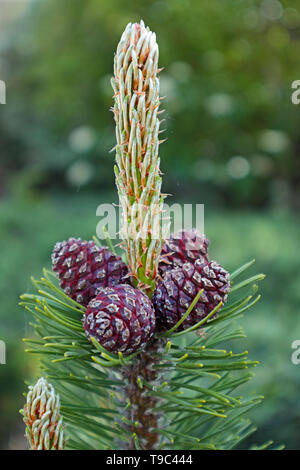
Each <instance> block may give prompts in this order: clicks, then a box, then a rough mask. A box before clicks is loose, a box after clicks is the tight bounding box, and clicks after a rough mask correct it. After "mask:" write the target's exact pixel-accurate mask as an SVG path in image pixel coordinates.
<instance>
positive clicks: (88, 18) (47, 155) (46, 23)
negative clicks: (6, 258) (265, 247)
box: [1, 0, 300, 206]
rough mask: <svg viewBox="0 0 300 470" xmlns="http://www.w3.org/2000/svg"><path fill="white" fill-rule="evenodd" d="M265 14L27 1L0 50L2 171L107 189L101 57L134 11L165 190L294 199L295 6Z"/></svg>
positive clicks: (241, 5)
mask: <svg viewBox="0 0 300 470" xmlns="http://www.w3.org/2000/svg"><path fill="white" fill-rule="evenodd" d="M275 3H276V2H275ZM276 4H277V3H276ZM274 8H275V9H276V5H275V7H274ZM278 8H279V7H278ZM279 10H280V9H279ZM277 13H278V14H277V16H276V15H275V17H274V18H270V14H269V15H268V14H266V12H265V9H264V6H263V5H262V2H260V1H258V0H255V1H252V0H251V1H250V0H247V1H243V2H236V1H235V0H230V1H226V2H223V1H220V0H205V1H201V2H200V1H199V0H189V2H187V1H186V0H183V1H174V0H162V1H159V2H158V1H155V0H149V1H147V2H140V1H139V0H131V1H130V2H124V1H123V0H105V1H102V2H99V1H98V0H77V1H76V2H72V1H64V2H62V1H61V0H48V1H44V2H38V1H37V2H33V3H32V7H31V8H29V9H28V13H27V16H26V17H25V18H22V19H21V21H20V25H18V31H17V27H15V29H14V31H13V34H12V37H11V39H10V40H8V41H7V42H6V44H5V48H4V47H3V52H2V54H3V56H4V59H5V61H4V65H5V64H6V69H5V73H6V74H7V77H8V81H9V83H10V90H9V91H10V94H9V107H8V106H7V107H6V108H5V109H4V110H3V112H4V113H5V114H4V115H3V118H4V119H3V123H2V124H3V132H5V136H6V137H5V139H6V140H7V141H8V142H7V144H6V147H5V152H4V157H5V155H7V156H6V157H5V160H4V165H5V168H6V167H8V168H9V171H12V170H13V168H15V169H16V168H18V167H19V166H20V165H21V166H22V167H23V168H24V172H26V173H27V172H29V174H31V171H30V169H31V168H32V167H33V168H37V169H38V170H39V171H40V172H41V173H42V174H43V175H44V180H43V184H44V185H46V187H49V186H50V187H52V188H53V187H57V185H59V186H60V187H62V186H65V185H68V186H69V188H74V187H75V188H77V187H83V186H89V187H91V186H94V187H99V185H100V184H101V185H102V186H103V187H111V186H112V184H113V177H112V175H111V160H110V158H109V156H108V155H109V154H108V152H109V150H110V149H111V148H112V147H113V146H114V143H115V142H114V139H115V137H114V132H113V125H112V116H111V114H110V113H109V112H108V111H107V110H108V109H109V107H110V106H111V105H112V92H111V89H110V84H109V78H110V76H111V75H112V57H113V52H114V50H115V46H116V43H117V41H118V38H119V35H120V31H122V30H123V29H124V27H125V25H126V24H127V23H128V22H129V21H139V20H140V19H141V18H143V19H144V21H145V22H146V23H147V24H149V25H150V27H151V28H152V30H153V31H156V32H157V37H158V40H159V44H160V64H161V66H163V67H165V70H164V72H163V73H162V74H161V86H162V94H163V95H166V100H165V102H164V105H165V107H166V110H167V113H166V115H165V118H166V120H167V122H166V127H167V128H168V133H169V134H168V135H169V139H168V145H167V146H164V147H162V151H161V154H162V169H163V171H166V169H167V170H168V183H166V182H165V183H164V184H167V187H166V191H167V192H169V191H170V192H175V191H174V187H175V185H176V183H177V180H178V179H179V180H180V181H181V185H182V189H181V191H182V194H185V193H189V194H191V192H193V193H195V192H197V193H198V194H199V191H201V200H202V201H204V202H210V203H211V202H214V203H217V204H219V205H220V204H224V203H225V204H227V205H235V206H241V205H244V204H247V205H249V204H252V205H257V206H261V205H264V204H268V203H271V204H275V205H276V204H280V205H281V204H286V203H291V204H293V205H297V204H298V203H299V191H298V187H297V183H298V180H297V177H296V172H295V169H298V170H299V159H298V153H299V137H298V129H299V119H300V118H299V107H297V106H295V105H293V104H292V103H291V99H290V95H291V91H292V90H291V83H292V82H293V81H294V80H295V79H297V76H298V50H299V35H297V34H296V31H297V28H299V25H300V15H299V1H298V0H297V2H295V0H286V1H285V2H284V4H282V10H280V11H279V12H277ZM271 16H272V15H271ZM74 25H76V26H74ZM58 44H59V46H58ZM58 48H59V53H58ZM3 141H4V140H3V139H2V138H1V142H3ZM8 150H9V151H8ZM11 150H12V151H11ZM234 156H242V157H244V158H245V159H246V162H245V161H243V162H242V163H241V162H240V161H239V160H233V161H230V160H231V157H234ZM247 162H248V164H249V165H250V167H249V168H248V170H249V172H247V171H248V170H247ZM229 163H230V164H229ZM228 164H229V166H228ZM240 164H241V165H242V167H240V166H239V165H240ZM245 165H246V166H245ZM243 169H244V170H245V174H244V176H243ZM240 171H241V172H242V173H240ZM239 175H240V176H239ZM199 182H201V188H199ZM287 183H288V184H287ZM31 184H32V185H33V186H34V187H36V185H38V184H37V183H36V181H35V180H33V181H32V182H31ZM179 190H180V189H179Z"/></svg>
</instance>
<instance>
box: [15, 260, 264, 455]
mask: <svg viewBox="0 0 300 470" xmlns="http://www.w3.org/2000/svg"><path fill="white" fill-rule="evenodd" d="M249 267H250V265H249V266H248V268H249ZM242 272H243V270H239V272H238V273H237V274H236V275H235V277H236V278H240V276H241V274H242ZM262 278H263V276H261V275H258V276H251V277H250V278H249V279H246V280H245V281H241V282H239V283H236V284H235V285H241V287H240V289H241V294H240V296H239V297H238V298H237V293H235V294H231V293H230V295H229V302H228V305H227V306H226V309H225V308H224V309H223V310H222V311H221V313H220V314H219V316H218V317H217V318H213V319H210V320H208V321H207V323H206V324H205V325H201V328H200V329H199V330H193V331H184V332H182V333H184V334H182V335H178V333H177V332H176V329H175V330H174V329H173V331H169V332H168V333H167V335H165V336H167V337H162V338H161V339H159V338H157V339H154V340H153V342H152V344H151V346H150V347H149V348H148V349H147V351H146V352H145V353H139V354H133V355H131V356H129V357H128V356H127V357H125V358H124V357H122V355H115V354H111V353H108V352H107V351H106V350H104V349H103V348H102V347H101V346H100V345H99V344H98V343H96V342H93V343H90V342H89V341H88V339H87V337H86V335H85V333H84V330H83V328H82V324H81V317H82V315H83V313H84V311H85V309H84V308H83V307H82V306H79V305H77V304H76V302H74V301H72V300H71V299H70V298H69V297H68V296H66V295H65V294H64V292H63V291H62V290H61V289H60V288H59V287H58V286H57V284H56V280H55V278H54V277H53V275H52V273H51V272H49V271H46V270H45V271H44V277H43V278H42V279H41V280H33V285H34V287H35V289H36V293H33V294H25V295H23V296H22V297H21V299H22V301H21V305H23V306H24V307H25V308H26V309H27V311H28V312H30V314H31V315H32V316H33V318H34V323H33V327H34V330H35V332H36V338H37V339H36V338H29V339H26V340H25V342H26V344H27V343H28V344H29V345H30V348H29V349H27V352H30V353H33V354H38V355H39V356H40V358H41V368H42V372H43V375H44V377H45V378H46V379H47V380H49V381H51V383H52V384H53V385H54V387H55V390H56V391H57V392H58V393H59V394H60V398H61V403H62V406H61V414H62V416H63V419H64V422H65V423H66V424H67V429H66V434H67V435H68V441H67V443H66V448H70V449H74V448H82V449H108V448H111V449H115V448H116V447H118V448H129V449H130V448H135V449H137V448H154V449H158V448H159V447H160V446H163V448H168V449H204V448H207V449H212V448H216V449H227V448H232V447H234V446H236V445H237V444H238V443H239V442H240V441H241V440H242V439H244V438H245V437H247V436H248V434H249V433H250V432H253V431H254V428H253V427H252V426H250V425H249V424H247V423H248V422H247V420H246V419H245V418H244V415H245V414H246V413H247V412H248V411H249V409H251V408H252V407H253V406H256V405H257V404H258V403H259V402H260V400H261V398H260V397H257V398H255V397H254V398H252V399H248V400H247V399H241V398H239V397H238V395H237V393H236V390H237V389H238V387H240V386H241V385H243V384H244V383H246V382H248V381H249V380H250V379H251V374H249V372H248V370H249V368H252V367H255V366H256V365H257V361H252V360H249V359H248V358H247V351H242V352H232V351H231V350H228V349H227V348H226V346H225V348H224V345H226V344H228V343H229V342H231V341H232V340H234V339H237V338H238V339H240V338H243V337H245V335H244V333H243V332H242V330H241V329H240V328H238V329H237V328H236V327H234V325H233V321H232V320H233V319H235V318H237V317H238V316H241V315H242V314H243V313H244V312H245V309H250V308H252V307H253V305H254V302H253V295H251V294H249V295H247V293H246V294H244V293H243V292H244V291H246V290H247V289H248V290H249V288H250V291H251V289H253V285H251V284H252V282H253V280H254V282H257V280H258V279H259V280H261V279H262ZM251 279H252V280H251ZM237 281H238V279H237ZM237 281H235V282H237ZM256 298H257V297H254V300H255V299H256ZM204 327H205V329H204ZM195 333H196V336H195ZM147 357H149V358H150V357H151V361H149V362H148V363H147ZM87 436H88V438H87Z"/></svg>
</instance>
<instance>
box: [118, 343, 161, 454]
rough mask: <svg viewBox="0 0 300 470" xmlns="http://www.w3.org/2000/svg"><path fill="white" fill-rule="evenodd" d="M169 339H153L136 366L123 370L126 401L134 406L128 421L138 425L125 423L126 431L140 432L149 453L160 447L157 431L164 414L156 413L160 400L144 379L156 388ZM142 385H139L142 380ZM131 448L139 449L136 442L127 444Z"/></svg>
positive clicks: (137, 433)
mask: <svg viewBox="0 0 300 470" xmlns="http://www.w3.org/2000/svg"><path fill="white" fill-rule="evenodd" d="M164 344H165V340H162V339H157V338H153V339H152V340H151V341H150V342H149V344H148V346H147V349H146V350H145V351H144V352H143V353H141V354H139V356H138V357H137V360H136V362H135V363H134V364H133V365H130V366H125V367H124V368H123V370H122V376H123V379H124V389H123V392H125V399H126V401H127V402H129V403H130V406H128V408H127V410H126V415H125V418H126V419H127V420H129V421H130V422H133V423H137V424H138V425H137V426H135V425H133V424H130V423H129V424H123V426H124V427H125V428H126V430H128V431H130V432H131V433H136V435H137V437H138V440H139V443H140V445H141V447H142V448H143V449H145V450H155V449H157V446H158V445H159V440H160V434H159V433H158V432H157V431H156V429H157V428H159V419H160V418H161V415H160V413H159V412H157V411H154V407H155V406H156V405H157V402H158V401H159V398H157V397H155V396H153V395H151V394H150V393H148V391H149V390H150V388H149V387H148V386H147V385H146V384H145V383H143V382H144V381H143V379H144V380H145V381H146V382H147V383H148V384H152V385H155V384H156V381H157V379H158V374H159V373H158V371H157V369H155V368H154V367H153V366H154V365H155V364H157V363H158V362H159V353H161V352H162V348H163V347H164ZM139 377H140V378H141V384H143V386H139V385H138V378H139ZM127 448H128V449H135V448H136V447H135V444H134V441H133V439H131V441H130V442H129V444H127Z"/></svg>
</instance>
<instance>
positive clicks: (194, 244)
mask: <svg viewBox="0 0 300 470" xmlns="http://www.w3.org/2000/svg"><path fill="white" fill-rule="evenodd" d="M208 245H209V240H208V239H207V238H206V237H205V235H203V234H201V233H200V232H199V230H197V229H191V230H181V231H179V232H177V233H176V234H173V235H171V237H170V238H169V239H168V240H165V242H164V245H163V248H162V252H161V261H160V263H159V267H158V270H159V274H160V275H161V276H163V274H164V273H165V272H166V271H169V270H170V269H173V268H175V267H177V266H182V265H183V264H184V263H186V262H187V261H189V262H190V263H194V262H195V261H196V259H199V258H200V259H201V260H202V261H203V262H208V253H207V250H208Z"/></svg>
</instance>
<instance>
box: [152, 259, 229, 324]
mask: <svg viewBox="0 0 300 470" xmlns="http://www.w3.org/2000/svg"><path fill="white" fill-rule="evenodd" d="M202 289H204V291H203V293H202V294H201V297H200V299H199V300H198V302H197V304H196V305H195V307H194V308H193V310H192V312H191V313H190V314H189V316H188V317H187V318H186V320H184V322H183V323H182V324H181V325H180V327H179V328H178V331H179V330H185V329H186V328H189V327H191V326H193V325H195V324H196V323H198V322H199V321H200V320H202V319H203V318H205V317H206V316H207V315H208V314H209V313H210V312H211V311H212V310H213V309H214V308H215V307H216V306H217V305H218V304H219V302H220V301H222V302H223V303H225V302H226V300H227V294H228V292H229V290H230V281H229V274H228V272H227V271H225V269H223V268H222V266H220V265H219V264H218V263H216V262H215V261H211V262H210V263H203V262H202V260H201V258H199V259H198V260H196V261H195V263H194V264H192V263H185V264H184V265H183V266H182V267H181V268H174V269H172V270H170V271H167V272H166V273H165V275H164V278H163V279H162V280H160V281H159V282H158V284H157V286H156V289H155V291H154V294H153V298H152V302H153V305H154V307H155V313H156V320H157V323H158V326H160V327H161V328H167V329H170V328H172V327H173V326H174V325H176V323H177V322H178V321H179V320H180V319H181V317H182V316H183V315H184V314H185V312H186V311H187V309H188V308H189V306H190V304H191V303H192V301H193V300H194V298H195V297H196V295H197V293H198V292H199V291H200V290H202Z"/></svg>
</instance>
